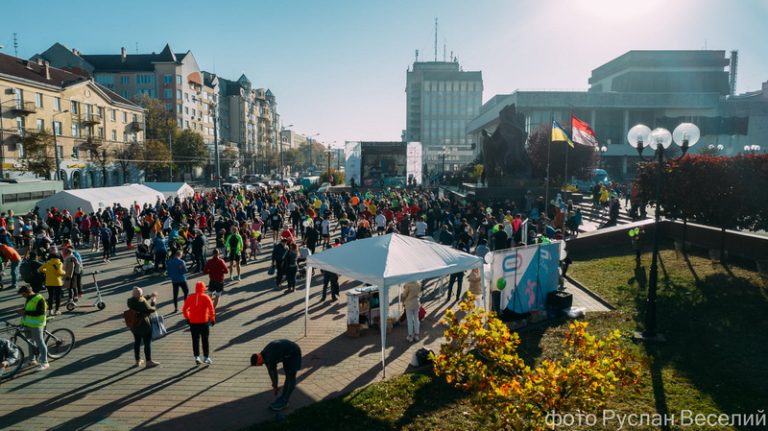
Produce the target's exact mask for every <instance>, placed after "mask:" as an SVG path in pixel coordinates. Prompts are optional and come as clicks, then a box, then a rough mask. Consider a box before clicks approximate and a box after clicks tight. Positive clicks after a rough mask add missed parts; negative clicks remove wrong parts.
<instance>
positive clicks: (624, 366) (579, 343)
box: [433, 294, 640, 429]
mask: <svg viewBox="0 0 768 431" xmlns="http://www.w3.org/2000/svg"><path fill="white" fill-rule="evenodd" d="M459 309H460V310H461V311H462V312H464V313H466V315H465V316H464V317H463V318H462V319H459V318H458V317H457V313H455V312H454V311H452V310H448V311H446V312H445V316H444V317H443V323H445V324H447V329H446V331H445V334H444V335H445V338H446V343H445V344H443V345H442V346H441V347H440V353H439V354H437V355H434V356H433V360H434V371H435V373H436V374H437V375H439V376H444V377H445V380H446V382H447V383H449V384H452V385H454V386H455V387H456V388H458V389H461V390H464V391H468V392H470V394H471V401H472V403H473V405H474V406H475V408H476V409H477V410H478V411H479V412H480V413H481V414H483V416H485V417H487V418H488V419H489V420H490V421H491V422H493V425H494V429H544V427H545V425H546V417H547V414H550V413H551V412H552V411H557V412H576V411H584V412H593V411H596V410H598V409H600V408H602V407H603V406H604V405H605V403H606V401H607V400H608V398H609V397H610V396H611V395H613V394H615V393H616V392H617V391H619V390H620V389H622V388H626V387H630V386H633V385H636V384H637V383H638V382H639V377H640V372H639V367H638V365H637V361H636V359H635V358H634V357H633V355H632V354H630V353H629V351H628V350H627V349H626V348H625V347H623V346H622V344H621V334H620V333H619V331H613V332H612V333H611V334H609V335H607V336H605V337H596V336H594V335H591V334H589V333H588V332H587V326H588V323H586V322H579V321H575V322H572V323H570V324H569V330H568V331H567V332H566V334H565V338H564V339H563V344H562V345H563V348H564V352H563V356H562V357H560V358H556V359H550V358H547V359H544V360H543V361H541V363H540V364H539V365H538V366H534V367H532V366H529V365H526V364H525V362H524V361H523V359H522V358H520V356H519V355H518V353H517V347H518V345H519V344H520V337H519V336H518V335H517V333H510V332H509V328H508V327H507V326H506V325H505V324H504V323H503V322H502V321H500V320H499V319H498V318H496V316H495V315H494V314H493V313H492V312H489V311H486V310H482V309H479V308H477V307H476V306H475V301H474V297H473V296H472V295H471V294H470V295H468V297H467V298H466V299H464V301H462V302H461V304H460V306H459Z"/></svg>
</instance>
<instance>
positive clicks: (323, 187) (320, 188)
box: [317, 183, 331, 193]
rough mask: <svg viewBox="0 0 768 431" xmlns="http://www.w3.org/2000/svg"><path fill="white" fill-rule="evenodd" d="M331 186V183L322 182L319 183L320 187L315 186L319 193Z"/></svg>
mask: <svg viewBox="0 0 768 431" xmlns="http://www.w3.org/2000/svg"><path fill="white" fill-rule="evenodd" d="M330 188H331V183H322V184H320V187H318V188H317V191H318V192H319V193H325V192H327V191H328V190H329V189H330Z"/></svg>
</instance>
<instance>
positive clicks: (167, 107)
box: [165, 103, 173, 112]
mask: <svg viewBox="0 0 768 431" xmlns="http://www.w3.org/2000/svg"><path fill="white" fill-rule="evenodd" d="M165 110H166V111H168V112H173V103H166V104H165Z"/></svg>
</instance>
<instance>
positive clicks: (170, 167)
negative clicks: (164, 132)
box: [168, 129, 173, 182]
mask: <svg viewBox="0 0 768 431" xmlns="http://www.w3.org/2000/svg"><path fill="white" fill-rule="evenodd" d="M172 134H173V131H172V130H171V129H168V151H169V152H170V153H171V161H170V163H168V175H170V176H169V177H168V181H169V182H173V136H172Z"/></svg>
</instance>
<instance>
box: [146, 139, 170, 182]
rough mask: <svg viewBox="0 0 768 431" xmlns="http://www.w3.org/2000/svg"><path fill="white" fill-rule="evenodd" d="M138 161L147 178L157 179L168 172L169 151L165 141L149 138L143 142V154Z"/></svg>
mask: <svg viewBox="0 0 768 431" xmlns="http://www.w3.org/2000/svg"><path fill="white" fill-rule="evenodd" d="M139 160H140V161H139V162H138V164H139V168H141V169H142V170H143V171H144V173H145V176H146V177H147V178H150V179H153V180H155V181H157V180H158V179H159V178H162V177H163V176H164V175H165V172H168V167H169V166H170V165H171V153H170V151H168V146H167V145H166V143H165V142H163V141H159V140H157V139H150V140H147V141H146V142H144V148H143V154H142V155H141V157H140V159H139Z"/></svg>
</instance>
